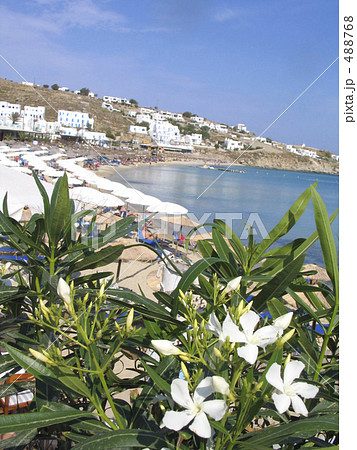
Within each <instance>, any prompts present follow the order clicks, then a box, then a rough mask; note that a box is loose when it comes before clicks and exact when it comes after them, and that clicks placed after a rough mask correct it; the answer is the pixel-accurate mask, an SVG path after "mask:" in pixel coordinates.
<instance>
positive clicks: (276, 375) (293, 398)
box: [266, 361, 319, 416]
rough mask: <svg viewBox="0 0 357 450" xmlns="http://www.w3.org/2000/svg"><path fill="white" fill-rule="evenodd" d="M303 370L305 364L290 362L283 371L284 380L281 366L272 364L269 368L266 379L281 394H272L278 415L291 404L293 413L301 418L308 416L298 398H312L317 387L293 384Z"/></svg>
mask: <svg viewBox="0 0 357 450" xmlns="http://www.w3.org/2000/svg"><path fill="white" fill-rule="evenodd" d="M304 368H305V364H304V363H302V362H301V361H290V362H288V363H287V365H286V367H285V370H284V378H283V379H282V378H281V375H280V373H281V366H280V365H279V364H277V363H274V364H272V365H271V367H270V368H269V370H268V372H267V374H266V379H267V381H268V383H269V384H271V385H272V386H274V387H275V388H276V389H277V390H278V391H280V392H281V394H276V393H274V394H273V395H272V399H273V401H274V404H275V407H276V409H277V410H278V412H279V413H280V414H282V413H284V412H285V411H287V410H288V409H289V407H290V405H291V404H292V406H293V409H294V411H295V412H296V413H297V414H302V415H303V416H307V415H308V410H307V408H306V406H305V404H304V402H303V400H302V399H301V398H300V396H301V397H303V398H314V397H315V396H316V394H317V393H318V391H319V389H318V387H316V386H314V385H312V384H308V383H304V382H297V383H293V381H294V380H295V378H299V376H300V374H301V372H302V371H303V369H304Z"/></svg>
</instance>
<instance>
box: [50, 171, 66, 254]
mask: <svg viewBox="0 0 357 450" xmlns="http://www.w3.org/2000/svg"><path fill="white" fill-rule="evenodd" d="M49 219H50V223H49V229H48V233H49V237H50V240H51V244H52V245H54V246H55V247H57V242H58V240H59V239H60V237H62V236H63V231H64V228H65V227H66V226H67V224H68V223H70V221H71V215H70V201H69V193H68V181H67V175H66V174H64V176H63V177H61V178H59V179H58V180H57V182H56V184H55V187H54V189H53V192H52V197H51V205H50V217H49Z"/></svg>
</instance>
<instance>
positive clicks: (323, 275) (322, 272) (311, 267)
mask: <svg viewBox="0 0 357 450" xmlns="http://www.w3.org/2000/svg"><path fill="white" fill-rule="evenodd" d="M304 270H305V271H306V272H307V271H308V272H310V271H314V272H316V273H315V274H312V275H304V278H307V279H309V280H317V281H330V278H329V276H328V274H327V272H326V269H323V268H322V267H320V266H318V265H317V264H305V265H304Z"/></svg>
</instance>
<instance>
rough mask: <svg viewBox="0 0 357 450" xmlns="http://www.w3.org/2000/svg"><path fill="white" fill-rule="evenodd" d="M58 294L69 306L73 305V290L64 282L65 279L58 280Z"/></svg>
mask: <svg viewBox="0 0 357 450" xmlns="http://www.w3.org/2000/svg"><path fill="white" fill-rule="evenodd" d="M57 294H58V296H59V297H60V298H61V299H62V300H63V301H64V302H65V303H66V304H67V305H70V304H71V303H72V301H71V288H70V287H69V286H68V284H67V283H66V282H65V281H64V279H63V278H60V279H59V280H58V285H57Z"/></svg>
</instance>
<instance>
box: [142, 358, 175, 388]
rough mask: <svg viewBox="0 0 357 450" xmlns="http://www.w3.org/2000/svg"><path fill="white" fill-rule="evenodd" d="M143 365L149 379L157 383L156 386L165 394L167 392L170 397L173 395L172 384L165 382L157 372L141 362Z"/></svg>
mask: <svg viewBox="0 0 357 450" xmlns="http://www.w3.org/2000/svg"><path fill="white" fill-rule="evenodd" d="M141 364H142V365H143V367H144V369H145V370H146V372H147V373H148V375H149V377H150V378H151V379H152V381H153V382H154V383H155V385H156V386H157V387H158V388H159V389H160V390H161V391H163V392H165V393H166V394H168V395H171V386H170V384H169V383H168V382H167V381H165V380H164V379H163V378H162V377H161V376H160V375H159V374H158V373H157V372H156V371H155V369H154V368H153V367H151V366H149V365H148V364H146V363H145V362H144V361H141Z"/></svg>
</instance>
